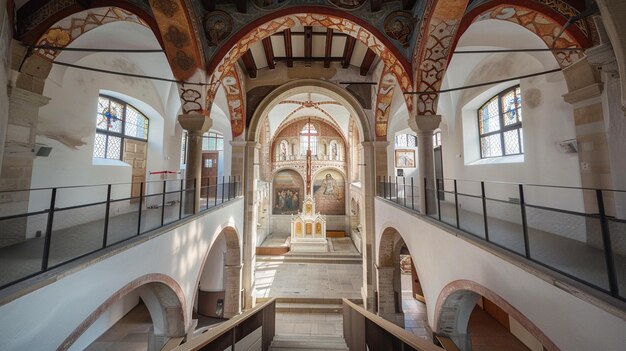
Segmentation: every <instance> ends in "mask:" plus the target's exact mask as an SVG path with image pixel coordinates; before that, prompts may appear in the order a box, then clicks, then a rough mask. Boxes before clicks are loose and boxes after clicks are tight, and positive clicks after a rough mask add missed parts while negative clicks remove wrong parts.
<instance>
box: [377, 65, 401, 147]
mask: <svg viewBox="0 0 626 351" xmlns="http://www.w3.org/2000/svg"><path fill="white" fill-rule="evenodd" d="M395 86H396V77H395V76H394V75H393V73H392V72H391V71H389V70H388V69H387V66H385V68H384V69H383V72H382V74H381V75H380V82H379V83H378V92H377V94H376V125H375V128H376V139H378V140H385V139H386V138H387V122H388V121H389V112H390V111H389V110H391V102H392V101H393V88H394V87H395Z"/></svg>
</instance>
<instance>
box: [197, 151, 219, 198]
mask: <svg viewBox="0 0 626 351" xmlns="http://www.w3.org/2000/svg"><path fill="white" fill-rule="evenodd" d="M218 160H219V152H218V151H205V152H203V153H202V179H201V184H200V186H201V187H202V193H201V196H202V197H206V198H208V197H209V194H212V193H213V194H215V195H216V196H217V175H218ZM212 179H215V181H214V182H213V181H211V180H212ZM211 184H213V186H215V189H216V190H214V191H213V192H212V191H211V189H210V187H209V186H210V185H211Z"/></svg>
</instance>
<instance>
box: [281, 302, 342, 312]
mask: <svg viewBox="0 0 626 351" xmlns="http://www.w3.org/2000/svg"><path fill="white" fill-rule="evenodd" d="M276 312H289V313H342V312H343V305H342V304H331V303H293V302H277V303H276Z"/></svg>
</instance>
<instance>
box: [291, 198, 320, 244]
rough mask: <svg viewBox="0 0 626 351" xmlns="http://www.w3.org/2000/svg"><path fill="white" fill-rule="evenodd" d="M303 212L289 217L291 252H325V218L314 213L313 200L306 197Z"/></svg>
mask: <svg viewBox="0 0 626 351" xmlns="http://www.w3.org/2000/svg"><path fill="white" fill-rule="evenodd" d="M302 208H303V209H304V210H303V212H298V214H296V215H292V216H291V242H290V251H292V252H327V251H328V248H327V240H326V217H325V216H324V215H321V214H319V213H316V212H315V200H314V199H313V197H312V196H311V195H307V196H305V198H304V201H303V203H302Z"/></svg>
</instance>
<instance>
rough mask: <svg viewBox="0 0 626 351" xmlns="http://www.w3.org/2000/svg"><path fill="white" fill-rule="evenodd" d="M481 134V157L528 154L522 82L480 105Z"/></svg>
mask: <svg viewBox="0 0 626 351" xmlns="http://www.w3.org/2000/svg"><path fill="white" fill-rule="evenodd" d="M478 133H479V136H480V157H481V158H489V157H500V156H509V155H519V154H523V153H524V134H523V131H522V95H521V91H520V87H519V85H518V86H515V87H512V88H509V89H507V90H505V91H503V92H501V93H500V94H498V95H496V96H494V97H492V98H491V99H489V101H487V102H486V103H485V104H484V105H482V106H481V107H480V109H479V110H478Z"/></svg>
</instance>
